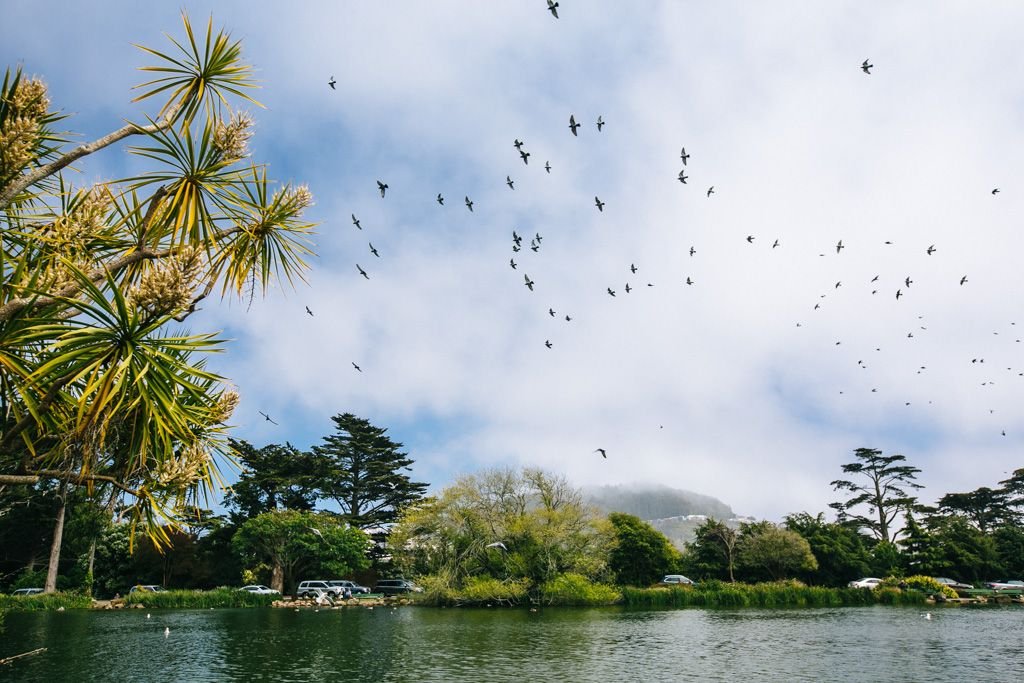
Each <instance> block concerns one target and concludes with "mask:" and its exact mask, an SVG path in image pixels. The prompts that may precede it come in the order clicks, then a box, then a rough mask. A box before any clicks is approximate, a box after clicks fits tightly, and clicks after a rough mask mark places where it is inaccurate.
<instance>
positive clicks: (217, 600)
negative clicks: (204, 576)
mask: <svg viewBox="0 0 1024 683" xmlns="http://www.w3.org/2000/svg"><path fill="white" fill-rule="evenodd" d="M278 597H280V596H277V595H259V594H256V593H249V592H248V591H240V590H236V589H234V588H214V589H213V590H209V591H200V590H169V591H160V592H158V593H151V592H149V591H145V592H142V591H136V592H134V593H132V594H131V595H129V596H128V597H126V598H125V599H124V603H125V605H142V606H143V607H149V608H153V609H160V608H168V609H170V608H176V609H209V608H213V607H216V608H221V607H269V606H270V603H272V602H273V601H274V600H275V599H277V598H278Z"/></svg>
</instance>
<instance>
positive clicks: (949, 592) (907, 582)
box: [876, 574, 960, 599]
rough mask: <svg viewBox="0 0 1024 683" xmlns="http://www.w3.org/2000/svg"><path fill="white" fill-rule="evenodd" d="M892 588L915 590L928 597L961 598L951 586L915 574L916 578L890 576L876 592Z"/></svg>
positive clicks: (929, 577)
mask: <svg viewBox="0 0 1024 683" xmlns="http://www.w3.org/2000/svg"><path fill="white" fill-rule="evenodd" d="M892 588H902V589H904V590H915V591H920V592H922V593H925V594H927V595H944V596H945V597H947V598H954V599H956V598H958V597H960V596H959V595H958V594H957V592H956V590H954V589H953V588H952V587H950V586H946V585H943V584H941V583H939V582H938V581H936V580H935V579H934V578H933V577H931V576H924V575H922V574H915V575H914V576H907V577H905V578H900V577H898V576H888V577H886V578H885V580H884V581H882V584H881V585H880V586H879V587H878V588H877V589H876V590H885V589H892Z"/></svg>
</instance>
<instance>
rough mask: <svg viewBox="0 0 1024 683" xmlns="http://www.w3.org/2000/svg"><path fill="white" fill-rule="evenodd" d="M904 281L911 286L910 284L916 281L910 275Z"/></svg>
mask: <svg viewBox="0 0 1024 683" xmlns="http://www.w3.org/2000/svg"><path fill="white" fill-rule="evenodd" d="M904 282H905V283H906V285H907V287H910V285H911V284H913V282H914V281H913V280H911V279H910V276H909V275H908V276H907V279H906V280H904Z"/></svg>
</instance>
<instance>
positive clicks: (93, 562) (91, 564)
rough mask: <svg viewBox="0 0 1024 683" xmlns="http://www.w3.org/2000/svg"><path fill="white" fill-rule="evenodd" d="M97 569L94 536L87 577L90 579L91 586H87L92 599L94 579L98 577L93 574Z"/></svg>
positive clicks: (90, 549) (90, 547) (90, 546)
mask: <svg viewBox="0 0 1024 683" xmlns="http://www.w3.org/2000/svg"><path fill="white" fill-rule="evenodd" d="M95 568H96V537H95V536H93V538H92V543H90V544H89V573H88V574H87V576H88V578H89V585H88V586H86V587H87V588H88V589H89V595H90V597H91V596H92V584H93V581H94V580H95V578H94V577H95V576H96V575H95V574H94V573H93V570H94V569H95Z"/></svg>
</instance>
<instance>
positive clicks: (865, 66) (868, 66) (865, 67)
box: [860, 59, 875, 74]
mask: <svg viewBox="0 0 1024 683" xmlns="http://www.w3.org/2000/svg"><path fill="white" fill-rule="evenodd" d="M874 66H875V65H874V64H868V60H866V59H865V60H864V63H863V64H861V65H860V69H861V71H863V72H864V73H866V74H870V73H871V69H873V68H874Z"/></svg>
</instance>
